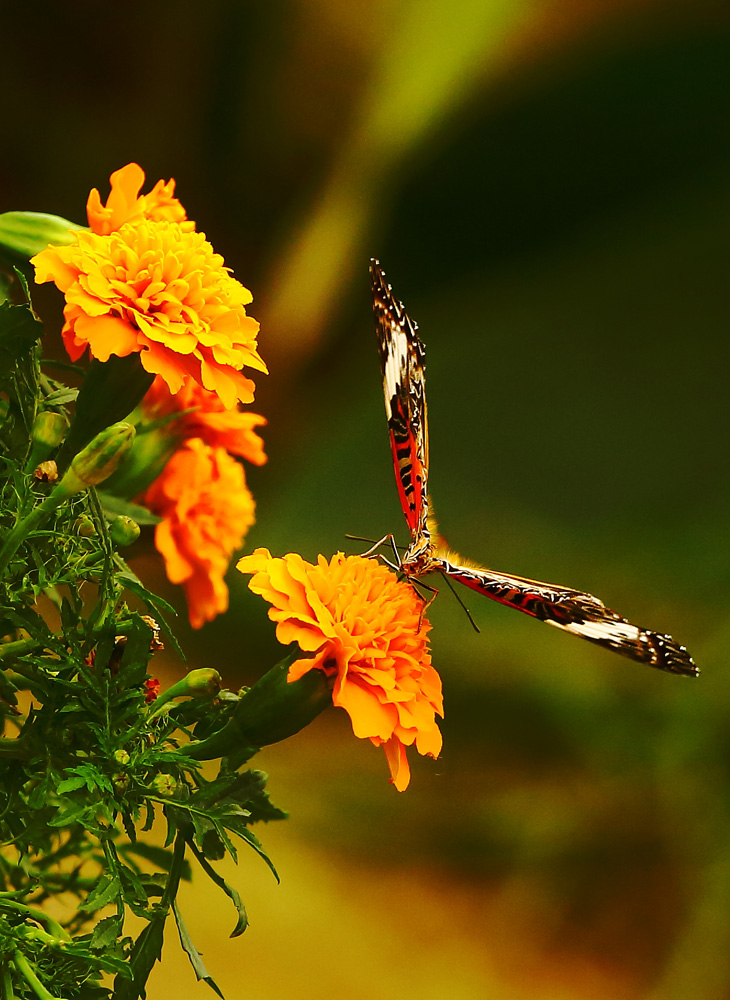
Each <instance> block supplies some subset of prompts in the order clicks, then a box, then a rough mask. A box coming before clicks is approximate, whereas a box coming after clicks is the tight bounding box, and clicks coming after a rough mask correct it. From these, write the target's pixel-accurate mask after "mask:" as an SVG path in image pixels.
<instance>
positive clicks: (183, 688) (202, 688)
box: [149, 667, 221, 719]
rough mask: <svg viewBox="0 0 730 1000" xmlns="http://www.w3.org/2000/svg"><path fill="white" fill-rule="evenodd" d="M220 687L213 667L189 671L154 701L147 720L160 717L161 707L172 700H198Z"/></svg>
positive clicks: (214, 692) (215, 691)
mask: <svg viewBox="0 0 730 1000" xmlns="http://www.w3.org/2000/svg"><path fill="white" fill-rule="evenodd" d="M220 687H221V675H220V674H219V673H218V671H217V670H214V669H213V667H200V669H198V670H191V671H190V673H189V674H187V675H186V676H185V677H183V679H182V680H181V681H178V682H177V684H173V685H172V687H171V688H168V689H167V691H165V692H164V693H163V694H161V695H160V696H159V697H158V698H156V699H155V701H154V708H153V709H152V712H151V714H150V716H149V718H150V719H151V718H154V716H156V715H160V713H161V712H162V711H163V706H164V705H165V704H166V703H167V702H168V701H172V699H173V698H199V697H201V696H202V695H206V694H217V693H218V692H219V691H220Z"/></svg>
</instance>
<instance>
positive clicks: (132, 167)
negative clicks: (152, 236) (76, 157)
mask: <svg viewBox="0 0 730 1000" xmlns="http://www.w3.org/2000/svg"><path fill="white" fill-rule="evenodd" d="M109 183H110V185H111V191H110V193H109V197H108V198H107V200H106V205H102V203H101V195H100V194H99V192H98V190H97V189H96V188H93V189H92V190H91V192H90V194H89V198H88V201H87V202H86V217H87V218H88V220H89V227H90V229H91V231H92V232H93V233H98V235H99V236H107V235H108V234H109V233H113V232H114V231H115V230H116V229H120V228H121V227H122V226H123V225H124V223H125V222H139V221H140V220H141V219H153V220H155V221H165V222H178V223H180V224H181V226H182V227H183V228H184V229H187V230H192V229H195V223H194V222H191V221H189V220H188V218H187V215H186V214H185V209H184V208H183V207H182V205H181V204H180V202H179V200H178V199H177V198H175V197H174V191H175V181H174V180H172V178H171V179H170V180H169V181H168V182H167V183H166V184H165V182H164V181H161V180H159V181H158V182H157V183H156V184H155V186H154V187H153V188H152V190H151V191H150V192H149V194H145V195H140V193H139V192H140V189H141V187H142V185H143V184H144V170H142V168H141V167H140V166H139V164H137V163H128V164H127V165H126V167H122V168H121V170H115V171H114V173H113V174H112V175H111V177H110V178H109Z"/></svg>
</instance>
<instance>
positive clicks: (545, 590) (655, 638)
mask: <svg viewBox="0 0 730 1000" xmlns="http://www.w3.org/2000/svg"><path fill="white" fill-rule="evenodd" d="M434 568H439V569H440V570H441V572H443V573H446V574H447V575H448V576H449V577H450V579H452V580H456V581H457V582H458V583H462V584H463V585H464V586H465V587H469V588H470V589H471V590H475V591H476V592H477V593H479V594H484V595H485V596H486V597H490V598H491V599H492V600H493V601H498V602H499V603H500V604H504V605H505V606H506V607H508V608H515V610H517V611H522V612H523V613H524V614H526V615H530V616H531V617H533V618H537V619H539V620H540V621H542V622H547V624H548V625H554V626H555V627H556V628H560V629H563V630H564V631H565V632H570V633H571V634H572V635H577V636H580V638H582V639H588V641H589V642H595V643H597V644H598V645H599V646H604V647H606V648H608V649H612V650H613V651H614V652H616V653H620V654H621V655H622V656H628V657H630V658H631V659H632V660H639V661H640V662H641V663H646V664H648V665H649V666H650V667H656V668H657V669H659V670H667V671H669V672H670V673H674V674H685V675H687V676H690V677H693V676H695V675H696V674H697V673H698V670H697V667H696V666H695V664H694V663H693V661H692V657H691V656H690V655H689V653H688V652H687V650H686V649H685V648H684V646H680V645H679V643H677V642H675V641H674V640H673V639H672V637H671V636H668V635H663V634H662V633H660V632H652V631H651V630H650V629H644V628H640V627H639V626H638V625H633V624H632V623H631V622H629V621H627V620H626V619H625V618H622V617H621V616H620V615H617V614H616V612H615V611H611V609H610V608H607V607H606V605H605V604H604V603H603V601H600V600H599V599H598V598H597V597H593V596H592V595H591V594H586V593H583V591H580V590H570V589H569V588H567V587H560V586H557V585H555V584H552V583H540V582H539V581H538V580H528V579H526V578H524V577H520V576H510V575H508V574H506V573H494V572H492V571H491V570H487V569H481V568H476V567H471V566H460V565H458V564H457V563H455V562H452V561H450V560H448V559H442V558H440V557H437V558H436V560H435V565H434Z"/></svg>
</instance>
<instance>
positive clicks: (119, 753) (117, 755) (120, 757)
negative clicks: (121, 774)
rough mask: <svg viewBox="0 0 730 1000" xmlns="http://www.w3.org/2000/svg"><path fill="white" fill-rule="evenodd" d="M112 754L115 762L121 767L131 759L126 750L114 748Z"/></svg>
mask: <svg viewBox="0 0 730 1000" xmlns="http://www.w3.org/2000/svg"><path fill="white" fill-rule="evenodd" d="M112 756H113V757H114V760H115V761H116V762H117V764H119V765H121V766H122V767H126V766H127V764H128V763H129V762H130V760H131V759H132V758H131V757H130V756H129V754H128V753H127V751H126V750H115V751H114V753H113V755H112Z"/></svg>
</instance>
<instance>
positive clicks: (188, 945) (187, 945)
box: [172, 903, 225, 1000]
mask: <svg viewBox="0 0 730 1000" xmlns="http://www.w3.org/2000/svg"><path fill="white" fill-rule="evenodd" d="M172 912H173V914H174V915H175V923H176V924H177V932H178V934H179V935H180V944H181V945H182V948H183V951H184V952H185V953H186V955H187V956H188V958H189V959H190V964H191V965H192V967H193V972H194V973H195V978H196V979H197V980H198V982H200V981H201V980H202V981H203V982H204V983H207V984H208V986H210V988H211V989H212V990H213V991H214V992H215V993H217V994H218V996H219V997H221V1000H225V998H224V997H223V994H222V993H221V991H220V990H219V989H218V986H217V985H216V983H215V981H214V980H213V977H212V976H211V975H210V973H209V972H208V970H207V969H206V967H205V965H204V964H203V959H202V958H201V957H200V952H199V951H198V949H197V948H196V947H195V945H194V944H193V941H192V938H191V937H190V934H189V932H188V929H187V927H186V926H185V922H184V920H183V918H182V915H181V913H180V910H179V908H178V905H177V903H173V904H172Z"/></svg>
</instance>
